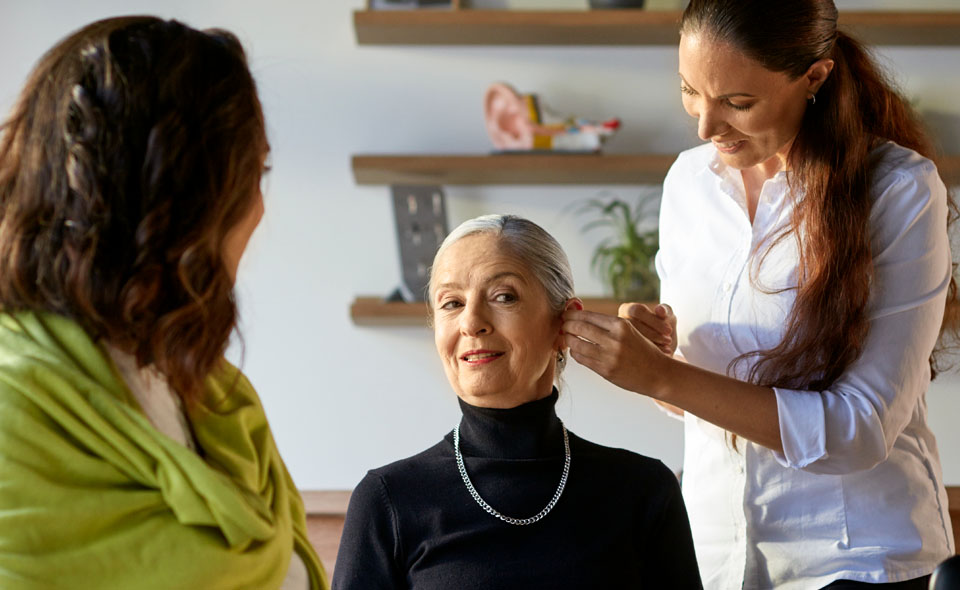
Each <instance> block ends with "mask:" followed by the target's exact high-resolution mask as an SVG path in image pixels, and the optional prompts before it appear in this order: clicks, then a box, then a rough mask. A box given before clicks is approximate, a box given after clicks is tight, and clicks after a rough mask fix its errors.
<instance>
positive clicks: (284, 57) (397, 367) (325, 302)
mask: <svg viewBox="0 0 960 590" xmlns="http://www.w3.org/2000/svg"><path fill="white" fill-rule="evenodd" d="M524 1H525V2H526V6H529V5H530V4H531V2H534V3H537V1H535V0H524ZM551 1H552V0H539V3H538V5H540V6H543V7H548V6H550V5H551ZM559 1H562V2H566V3H567V4H566V5H567V6H569V3H570V1H569V0H558V2H559ZM656 1H657V3H658V4H659V5H661V6H662V5H663V4H664V3H669V2H672V1H673V0H656ZM585 3H586V0H583V3H582V4H583V5H585ZM955 4H956V3H955V0H942V1H940V2H925V3H923V4H922V6H921V7H923V8H954V7H955ZM361 5H362V2H361V0H321V1H316V0H311V1H307V0H302V1H298V0H273V1H272V2H263V1H258V2H252V1H233V0H231V1H226V0H220V1H200V0H190V1H185V0H163V1H162V2H161V1H150V0H88V1H82V0H70V1H67V0H46V1H43V0H34V1H31V0H0V109H2V110H3V111H4V112H6V111H7V110H8V108H9V107H10V105H11V104H12V103H13V101H14V99H15V97H16V94H17V92H18V91H19V89H20V86H21V85H22V83H23V80H24V78H25V76H26V75H27V73H28V71H29V69H30V68H31V67H32V64H33V63H34V61H35V60H36V59H37V58H38V57H39V56H40V55H41V53H42V52H43V51H45V50H46V49H47V48H49V47H50V46H51V45H52V44H53V43H54V42H55V41H56V40H57V39H59V38H60V37H62V36H63V35H65V34H66V33H68V32H69V31H71V30H73V29H75V28H77V27H79V26H81V25H83V24H85V23H87V22H89V21H91V20H94V19H97V18H100V17H105V16H110V15H118V14H130V13H151V14H157V15H159V16H164V17H175V18H178V19H181V20H183V21H185V22H186V23H188V24H190V25H193V26H196V27H209V26H221V27H225V28H228V29H231V30H233V31H234V32H236V33H237V34H238V35H239V36H240V37H241V39H242V40H243V41H244V43H245V45H246V47H247V49H248V52H249V53H250V55H251V58H252V67H253V70H254V74H255V75H256V77H257V80H258V82H259V84H260V92H261V97H262V99H263V102H264V105H265V108H266V116H267V121H268V125H269V133H270V139H271V143H272V145H273V155H272V160H273V166H274V171H273V173H272V175H271V179H270V183H269V190H268V194H267V196H266V209H267V213H266V216H265V218H264V221H263V224H262V226H261V227H260V229H259V230H258V231H257V233H256V234H255V236H254V239H253V242H252V243H251V246H250V250H249V251H248V255H247V257H246V258H245V260H244V263H243V265H242V267H241V274H240V278H239V283H238V289H239V296H240V300H241V304H242V314H243V326H242V331H243V335H244V341H245V348H244V354H243V359H242V362H243V366H244V368H245V370H246V371H247V373H248V374H249V375H250V377H251V379H252V380H253V383H254V384H255V385H256V386H257V388H258V389H259V391H260V394H261V396H262V398H263V401H264V404H265V405H266V407H267V411H268V414H269V417H270V419H271V422H272V424H273V429H274V433H275V435H276V437H277V440H278V443H279V445H280V448H281V451H282V453H283V455H284V457H285V459H286V462H287V464H288V466H289V467H290V469H291V471H292V473H293V475H294V477H295V479H296V480H297V483H298V485H300V486H301V487H302V488H308V489H339V488H350V487H352V486H353V485H354V484H355V483H356V482H357V481H358V480H359V479H360V477H362V475H363V473H364V472H365V470H366V469H368V468H371V467H374V466H378V465H381V464H383V463H386V462H389V461H392V460H395V459H399V458H402V457H405V456H407V455H410V454H412V453H414V452H417V451H419V450H421V449H423V448H425V447H427V446H429V445H431V444H433V443H434V442H436V441H437V440H439V439H440V437H441V436H442V435H443V434H444V433H445V432H447V431H448V430H449V429H450V428H451V427H452V426H453V424H454V423H455V422H456V420H457V419H458V415H459V411H458V409H457V406H456V403H455V398H454V395H453V393H452V392H451V391H450V388H449V386H448V385H447V383H446V379H445V378H444V376H443V371H442V368H441V366H440V363H439V362H438V361H437V360H436V357H435V353H434V350H433V341H432V337H431V334H430V333H429V332H428V331H427V330H426V329H421V328H389V329H388V328H360V327H356V326H354V325H352V324H351V322H350V320H349V317H348V306H349V304H350V301H351V299H352V298H353V297H354V295H356V294H385V293H387V292H389V291H390V290H391V289H393V287H394V286H395V285H396V284H397V281H398V280H399V272H398V263H397V251H396V246H395V237H394V233H393V227H392V218H391V209H390V204H389V190H388V188H387V187H358V186H356V185H355V184H354V182H353V178H352V175H351V171H350V160H349V158H350V155H351V154H353V153H371V152H381V153H384V152H409V153H416V152H446V151H448V152H460V153H467V152H477V153H479V152H485V151H487V150H489V148H490V146H489V143H488V141H487V139H486V136H485V133H484V130H483V124H482V118H481V112H480V100H481V97H482V94H483V91H484V90H485V88H486V86H487V85H488V84H489V83H490V82H493V81H496V80H504V81H508V82H511V83H512V84H514V85H515V86H516V87H517V88H518V89H521V90H524V91H538V92H539V93H541V95H542V96H543V97H545V99H546V100H547V102H548V103H550V104H551V105H553V107H554V108H555V109H556V110H559V111H567V112H572V113H577V114H582V115H585V116H593V117H598V118H599V117H606V116H610V115H618V116H620V117H622V118H623V120H624V129H623V131H622V132H621V133H620V135H619V136H617V137H615V138H614V140H613V141H612V142H611V143H610V144H609V151H611V152H635V151H652V152H664V153H668V152H675V151H677V150H679V149H683V148H685V147H688V146H691V145H694V143H695V127H694V126H693V124H692V121H691V120H689V119H688V118H687V117H686V115H685V114H684V113H683V111H682V109H681V108H680V101H679V93H678V84H677V78H676V73H675V72H676V53H675V50H674V49H673V48H666V47H652V48H622V47H619V48H584V47H581V48H509V47H476V48H422V47H406V48H401V47H392V48H391V47H358V46H357V45H356V42H355V40H354V33H353V29H352V25H351V22H352V20H351V19H352V16H351V12H352V10H354V9H355V8H359V7H360V6H361ZM554 5H555V6H556V5H559V4H554ZM897 5H899V6H901V7H909V6H918V5H919V3H918V2H910V0H901V1H900V2H899V4H897V3H896V2H894V1H893V0H889V1H880V0H878V1H874V2H870V1H868V0H862V1H848V2H846V3H844V2H840V6H841V7H844V6H849V7H852V8H857V9H863V8H872V7H881V6H882V7H887V8H889V7H894V6H897ZM882 54H883V56H884V57H885V58H887V59H889V60H890V63H891V67H892V68H893V69H894V70H895V71H896V72H897V73H898V76H899V78H900V79H901V80H902V81H903V83H904V85H905V87H906V88H907V90H908V91H909V93H910V94H911V95H913V96H916V97H917V99H918V103H919V105H920V107H921V108H923V109H926V110H933V111H937V112H938V113H939V115H938V117H940V118H939V119H938V121H939V122H940V123H939V125H940V126H941V127H942V128H948V127H952V138H951V139H950V140H949V141H951V142H953V143H952V147H954V148H955V149H954V151H957V152H960V145H958V144H960V139H958V138H960V123H958V121H960V104H958V103H957V101H956V97H957V96H958V95H960V66H958V65H957V64H960V49H953V48H950V49H942V50H941V49H895V50H894V49H891V50H883V51H882ZM602 190H610V191H613V192H616V193H617V194H619V195H621V196H623V197H633V196H635V195H637V194H638V193H639V191H640V190H641V188H640V187H631V186H627V187H608V188H604V187H567V188H518V187H506V188H485V187H447V193H448V197H449V199H448V204H449V209H450V222H451V224H452V225H453V224H457V223H459V222H460V221H462V220H464V219H466V218H468V217H472V216H474V215H478V214H481V213H488V212H510V213H518V214H520V215H524V216H527V217H530V218H532V219H534V220H535V221H537V222H538V223H540V224H542V225H543V226H544V227H546V228H547V229H548V230H549V231H551V232H552V233H554V235H556V236H557V238H558V239H559V240H560V242H561V243H562V244H563V245H564V246H565V248H566V250H567V252H568V254H569V255H570V258H571V261H572V264H573V267H574V271H575V275H576V281H577V284H578V287H579V292H580V294H582V295H597V294H600V293H601V292H602V288H601V286H600V284H599V283H598V281H597V280H596V279H595V278H594V277H593V276H591V274H590V273H589V267H588V265H589V256H590V250H591V248H592V245H593V244H594V243H595V241H596V240H597V239H598V238H599V236H596V237H594V236H584V235H582V234H581V233H580V231H579V229H578V228H579V226H580V224H581V223H582V220H581V219H578V218H577V217H576V216H575V215H574V214H573V213H572V212H571V207H572V206H574V205H575V204H576V203H577V202H579V201H580V200H582V199H585V198H589V197H593V196H595V195H597V194H598V193H599V192H600V191H602ZM232 356H233V357H234V358H238V357H239V352H238V349H236V348H235V349H234V350H233V352H232ZM928 400H929V406H930V410H931V412H930V413H931V423H932V425H933V428H934V430H935V431H936V432H937V434H938V436H939V438H940V448H941V454H942V457H943V462H944V473H945V477H946V479H947V481H948V482H949V483H952V484H960V429H958V428H956V423H957V416H960V377H957V376H952V377H951V378H950V379H945V380H944V381H943V382H942V383H938V384H936V385H935V386H934V388H933V389H932V390H931V392H930V394H929V396H928ZM559 410H560V413H561V415H562V417H563V418H564V419H565V420H566V421H567V422H568V424H569V425H570V426H571V427H572V428H573V429H574V430H575V431H577V432H578V433H579V434H581V435H583V436H586V437H587V438H590V439H593V440H595V441H597V442H600V443H604V444H608V445H615V446H623V447H627V448H630V449H633V450H636V451H638V452H641V453H644V454H648V455H653V456H656V457H659V458H661V459H663V461H664V462H666V463H667V464H668V465H669V466H671V467H673V468H678V467H679V466H680V461H681V456H682V452H681V447H682V433H681V425H680V423H679V422H675V421H673V420H671V419H669V418H667V417H665V416H663V415H661V414H660V413H659V412H658V411H657V410H655V409H653V408H652V407H651V404H649V403H648V402H646V401H645V400H643V399H639V398H638V397H637V396H635V395H631V394H628V393H624V392H622V391H619V390H617V389H616V388H614V387H612V386H609V385H607V384H606V383H605V382H603V381H602V380H601V379H600V378H598V377H596V376H594V375H593V374H591V373H589V372H587V371H586V370H583V369H581V368H580V367H577V366H571V367H570V369H569V371H568V374H567V388H566V393H565V394H564V396H563V397H562V399H561V402H560V405H559Z"/></svg>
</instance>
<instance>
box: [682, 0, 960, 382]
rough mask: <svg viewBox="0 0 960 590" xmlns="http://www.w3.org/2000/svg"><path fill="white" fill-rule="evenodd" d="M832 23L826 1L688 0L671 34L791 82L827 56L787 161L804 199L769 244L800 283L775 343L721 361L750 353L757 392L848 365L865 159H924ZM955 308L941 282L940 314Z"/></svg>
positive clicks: (862, 244)
mask: <svg viewBox="0 0 960 590" xmlns="http://www.w3.org/2000/svg"><path fill="white" fill-rule="evenodd" d="M837 16H838V15H837V8H836V6H835V5H834V3H833V1H832V0H793V1H791V2H769V1H768V0H691V2H690V4H689V5H688V6H687V8H686V10H685V11H684V13H683V17H682V20H681V26H680V29H681V32H682V33H691V34H705V35H708V36H710V37H711V38H713V39H716V40H719V41H722V42H724V43H727V44H729V45H731V46H733V47H736V48H738V49H739V50H741V51H743V52H744V54H745V55H747V56H748V57H750V58H752V59H754V60H755V61H757V62H758V63H760V64H761V65H763V66H764V67H765V68H767V69H768V70H770V71H773V72H784V73H786V74H787V75H789V76H790V77H791V78H793V79H796V78H798V77H800V76H801V75H803V74H804V72H806V71H807V69H808V68H809V67H810V65H811V64H813V63H814V62H816V61H817V60H820V59H824V58H829V59H833V60H834V69H833V72H832V73H831V75H830V77H829V78H827V81H826V82H825V83H824V84H823V86H822V87H821V88H820V90H819V92H818V93H817V104H816V108H815V109H814V108H809V109H807V113H806V115H805V116H804V118H803V121H802V123H801V127H800V130H799V133H798V135H797V137H796V138H795V139H794V141H793V144H792V146H791V148H790V153H789V155H788V159H789V161H788V164H789V166H790V168H791V169H792V170H793V174H792V175H791V177H790V182H791V186H792V188H794V189H795V190H794V194H803V195H804V197H803V199H799V200H797V201H795V208H794V215H793V219H792V222H791V226H790V228H789V231H788V232H787V233H784V234H781V235H779V236H778V237H777V238H776V239H775V240H773V242H772V243H773V244H775V243H777V242H778V241H780V240H783V239H786V238H787V237H789V236H792V237H793V238H794V239H797V240H798V242H799V246H800V248H799V251H800V264H799V273H798V274H799V276H800V277H801V279H800V283H799V285H798V286H797V288H796V301H795V303H794V306H793V309H792V311H791V312H790V315H789V318H788V321H787V325H786V330H785V334H784V337H783V340H782V341H781V343H780V344H779V345H778V346H776V347H774V348H772V349H770V350H761V351H755V352H751V353H747V354H745V355H742V356H741V357H738V358H737V359H735V360H734V362H733V363H731V368H732V367H733V366H734V365H736V364H737V363H738V362H741V361H744V360H746V359H748V358H751V357H757V358H758V360H757V362H756V363H755V364H754V365H753V367H752V368H751V370H750V380H751V381H752V382H755V383H759V384H761V385H767V386H780V387H794V388H796V387H801V388H807V389H814V390H822V389H825V388H827V387H829V386H830V385H831V384H832V383H833V382H834V381H835V380H836V379H837V378H839V377H840V375H841V374H842V373H843V372H844V370H846V368H847V367H848V366H850V365H851V364H852V363H853V362H854V361H855V360H857V358H858V357H859V356H860V354H861V352H862V350H863V346H864V342H865V340H866V337H867V332H868V329H869V322H868V317H867V303H868V299H869V296H870V285H871V281H872V277H873V257H872V253H871V246H870V231H869V222H870V208H871V197H870V186H871V176H872V174H873V168H872V165H871V161H870V152H871V151H872V150H873V149H874V148H876V147H877V146H878V145H879V144H881V143H883V142H884V141H887V140H891V141H894V142H896V143H898V144H899V145H901V146H904V147H907V148H910V149H913V150H915V151H916V152H918V153H919V154H921V155H923V156H925V157H927V158H930V159H933V160H935V159H936V157H935V154H934V149H933V147H932V142H931V141H930V139H929V137H928V135H927V133H926V130H925V129H924V127H923V124H922V123H921V121H920V119H919V117H918V116H917V115H916V113H915V112H914V111H913V109H912V108H911V107H910V105H909V103H908V102H907V101H906V100H904V98H903V97H902V96H901V95H900V93H899V92H897V91H896V89H895V88H894V87H893V85H892V84H891V83H890V82H889V80H888V79H887V77H886V76H885V75H884V72H883V71H882V70H881V69H880V68H879V66H878V65H877V63H876V61H875V60H874V59H872V58H871V56H870V54H869V53H868V52H867V51H866V49H865V48H864V47H863V46H862V45H861V44H860V43H859V42H857V41H856V40H855V39H853V38H852V37H850V36H849V35H846V34H845V33H843V32H842V31H839V30H838V29H837ZM949 205H950V210H951V215H950V216H949V217H948V218H945V219H944V220H943V221H944V225H949V224H950V223H951V221H952V220H954V219H956V211H957V207H956V203H955V202H954V201H953V199H952V197H951V198H950V203H949ZM801 228H802V231H801ZM801 234H802V235H803V239H800V238H799V236H800V235H801ZM771 247H772V245H771ZM766 251H767V252H769V249H767V250H766ZM956 301H957V285H956V280H955V279H952V280H951V283H950V288H949V292H948V297H947V312H949V311H950V309H951V307H953V306H954V305H956ZM937 356H938V355H937V351H935V352H934V353H933V354H932V355H931V357H930V366H931V372H932V373H933V375H934V376H935V375H936V368H937V366H936V361H937Z"/></svg>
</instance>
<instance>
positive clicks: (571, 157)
mask: <svg viewBox="0 0 960 590" xmlns="http://www.w3.org/2000/svg"><path fill="white" fill-rule="evenodd" d="M676 157H677V156H676V154H647V155H644V154H623V155H616V154H613V155H607V154H497V155H475V156H470V155H456V156H441V155H433V154H424V155H386V154H382V155H356V156H353V161H352V166H353V176H354V178H355V179H356V182H357V184H363V185H374V184H376V185H392V184H437V185H449V184H460V185H505V184H509V185H526V184H533V185H538V184H539V185H546V184H587V185H598V184H659V183H661V182H663V177H664V176H665V175H666V174H667V170H668V169H669V168H670V164H672V163H673V161H674V160H675V159H676ZM940 173H941V175H942V176H943V178H944V180H945V181H947V183H953V184H957V183H960V156H950V157H946V158H943V159H942V160H941V161H940Z"/></svg>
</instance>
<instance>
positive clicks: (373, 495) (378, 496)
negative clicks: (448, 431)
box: [350, 440, 453, 505]
mask: <svg viewBox="0 0 960 590" xmlns="http://www.w3.org/2000/svg"><path fill="white" fill-rule="evenodd" d="M447 446H448V444H447V441H446V440H442V441H440V442H438V443H437V444H435V445H433V446H432V447H430V448H429V449H426V450H424V451H422V452H420V453H417V454H416V455H413V456H411V457H407V458H405V459H400V460H399V461H394V462H393V463H389V464H387V465H383V466H382V467H377V468H376V469H371V470H370V471H368V472H367V474H366V475H365V476H364V478H363V479H362V480H361V481H360V483H359V484H358V485H357V487H356V489H355V490H354V496H356V497H357V498H358V500H359V499H361V498H365V499H366V501H377V502H380V501H387V502H390V503H394V502H396V501H397V498H398V496H403V495H404V494H406V493H409V492H410V491H411V490H417V489H419V488H421V487H422V485H423V482H424V481H430V480H431V479H433V478H435V477H436V476H438V475H441V474H445V472H446V471H448V469H445V468H449V465H445V464H444V463H445V462H444V459H448V460H447V461H446V462H447V463H449V462H450V461H452V460H453V459H452V458H449V457H448V455H450V457H452V453H446V452H445V450H446V447H447ZM358 494H359V495H358ZM354 496H351V500H350V503H351V505H352V504H353V497H354Z"/></svg>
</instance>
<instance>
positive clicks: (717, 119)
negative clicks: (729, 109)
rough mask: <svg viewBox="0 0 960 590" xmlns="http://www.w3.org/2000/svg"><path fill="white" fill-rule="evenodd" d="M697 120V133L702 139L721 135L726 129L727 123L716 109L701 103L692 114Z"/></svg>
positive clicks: (706, 139)
mask: <svg viewBox="0 0 960 590" xmlns="http://www.w3.org/2000/svg"><path fill="white" fill-rule="evenodd" d="M694 116H695V117H697V118H698V119H699V120H698V122H697V135H699V136H700V139H702V140H703V141H709V140H710V138H712V137H716V136H718V135H723V134H724V133H725V132H726V131H727V123H726V121H724V120H723V116H722V115H721V113H720V112H719V110H718V109H716V108H714V107H712V106H709V105H702V106H701V107H700V108H699V109H698V110H697V112H696V114H695V115H694Z"/></svg>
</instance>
